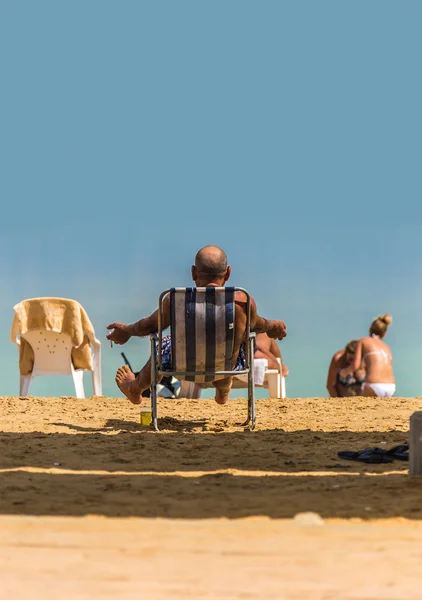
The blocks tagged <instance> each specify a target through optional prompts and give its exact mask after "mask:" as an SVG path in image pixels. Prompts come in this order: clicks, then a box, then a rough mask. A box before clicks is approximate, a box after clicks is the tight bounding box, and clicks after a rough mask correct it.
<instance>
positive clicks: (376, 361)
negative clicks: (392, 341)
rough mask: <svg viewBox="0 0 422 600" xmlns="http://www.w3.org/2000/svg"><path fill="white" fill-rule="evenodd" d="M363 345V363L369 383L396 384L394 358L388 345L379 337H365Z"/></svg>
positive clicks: (362, 340)
mask: <svg viewBox="0 0 422 600" xmlns="http://www.w3.org/2000/svg"><path fill="white" fill-rule="evenodd" d="M360 341H361V344H362V363H363V365H364V366H365V369H366V382H367V383H369V384H370V383H381V382H382V383H395V379H394V373H393V364H392V360H393V357H392V355H391V350H390V348H389V347H388V345H387V344H386V343H385V342H383V340H381V339H380V338H379V337H377V336H374V335H372V336H371V337H364V338H362V339H361V340H360Z"/></svg>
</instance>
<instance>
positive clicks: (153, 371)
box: [150, 335, 160, 431]
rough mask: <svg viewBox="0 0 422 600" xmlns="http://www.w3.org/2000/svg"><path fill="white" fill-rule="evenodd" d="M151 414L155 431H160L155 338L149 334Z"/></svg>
mask: <svg viewBox="0 0 422 600" xmlns="http://www.w3.org/2000/svg"><path fill="white" fill-rule="evenodd" d="M150 339H151V416H152V425H153V427H154V429H155V431H160V430H159V428H158V421H157V338H156V336H154V335H151V337H150Z"/></svg>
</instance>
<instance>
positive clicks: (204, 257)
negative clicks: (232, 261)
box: [195, 246, 227, 277]
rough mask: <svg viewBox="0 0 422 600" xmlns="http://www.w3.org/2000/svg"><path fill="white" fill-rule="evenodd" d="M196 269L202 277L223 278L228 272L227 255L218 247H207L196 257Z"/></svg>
mask: <svg viewBox="0 0 422 600" xmlns="http://www.w3.org/2000/svg"><path fill="white" fill-rule="evenodd" d="M195 267H196V269H197V271H198V274H201V275H209V276H211V277H218V276H223V275H224V274H225V273H226V271H227V256H226V253H225V252H224V251H223V250H222V249H221V248H219V247H218V246H205V248H201V250H199V252H198V253H197V255H196V256H195Z"/></svg>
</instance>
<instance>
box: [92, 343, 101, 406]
mask: <svg viewBox="0 0 422 600" xmlns="http://www.w3.org/2000/svg"><path fill="white" fill-rule="evenodd" d="M92 363H93V364H92V388H93V390H94V396H102V394H103V388H102V383H101V346H100V345H99V344H98V345H97V346H94V347H93V350H92Z"/></svg>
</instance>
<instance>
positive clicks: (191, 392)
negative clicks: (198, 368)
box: [179, 380, 201, 399]
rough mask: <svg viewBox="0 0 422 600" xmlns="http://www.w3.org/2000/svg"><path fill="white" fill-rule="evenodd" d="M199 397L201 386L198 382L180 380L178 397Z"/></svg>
mask: <svg viewBox="0 0 422 600" xmlns="http://www.w3.org/2000/svg"><path fill="white" fill-rule="evenodd" d="M200 397H201V388H200V387H199V385H198V384H196V383H195V382H192V381H184V380H182V381H181V382H180V393H179V398H189V399H191V398H200Z"/></svg>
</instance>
